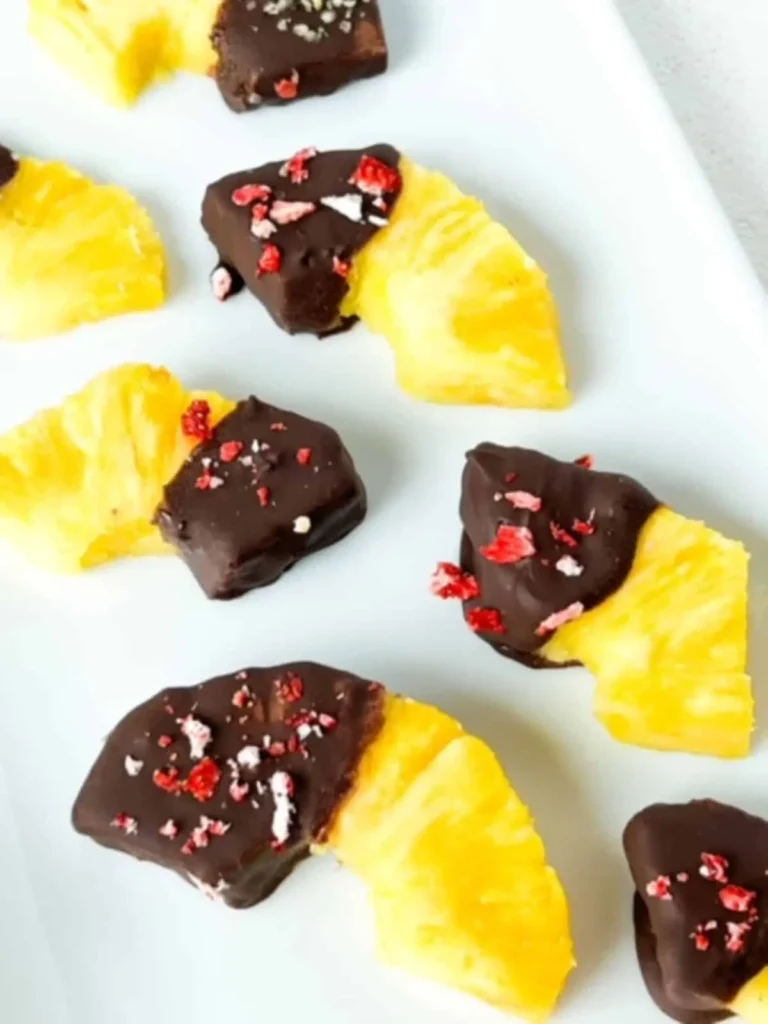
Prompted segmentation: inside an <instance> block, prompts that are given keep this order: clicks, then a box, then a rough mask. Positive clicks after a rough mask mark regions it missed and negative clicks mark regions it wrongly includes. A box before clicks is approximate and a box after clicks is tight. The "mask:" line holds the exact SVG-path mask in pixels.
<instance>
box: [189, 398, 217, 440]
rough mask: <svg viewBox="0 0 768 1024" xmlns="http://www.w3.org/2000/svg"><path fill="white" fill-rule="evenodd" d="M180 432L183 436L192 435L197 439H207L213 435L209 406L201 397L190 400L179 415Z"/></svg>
mask: <svg viewBox="0 0 768 1024" xmlns="http://www.w3.org/2000/svg"><path fill="white" fill-rule="evenodd" d="M181 432H182V434H184V436H185V437H194V438H195V439H196V440H198V441H208V440H210V438H212V437H213V428H212V426H211V407H210V405H209V404H208V403H207V402H205V401H203V400H202V399H197V400H196V401H194V402H190V404H189V406H188V407H187V410H186V412H184V413H182V416H181Z"/></svg>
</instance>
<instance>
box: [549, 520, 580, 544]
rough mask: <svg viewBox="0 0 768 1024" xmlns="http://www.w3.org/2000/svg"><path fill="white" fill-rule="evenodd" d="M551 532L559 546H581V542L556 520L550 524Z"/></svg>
mask: <svg viewBox="0 0 768 1024" xmlns="http://www.w3.org/2000/svg"><path fill="white" fill-rule="evenodd" d="M549 532H550V533H551V534H552V536H553V537H554V539H555V540H556V541H557V543H558V544H565V546H566V547H569V548H577V547H578V546H579V542H578V541H577V540H576V538H575V537H572V536H571V535H570V533H568V531H567V530H564V529H563V528H562V526H560V525H559V523H556V522H555V521H554V520H553V521H552V522H551V523H550V524H549Z"/></svg>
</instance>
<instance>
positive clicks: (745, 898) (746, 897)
mask: <svg viewBox="0 0 768 1024" xmlns="http://www.w3.org/2000/svg"><path fill="white" fill-rule="evenodd" d="M718 896H719V897H720V902H721V903H722V904H723V906H724V907H725V909H726V910H733V911H736V912H737V913H739V914H746V913H747V912H748V911H749V909H750V907H751V906H752V903H753V902H754V900H756V899H757V893H756V892H753V891H752V890H751V889H742V887H741V886H740V885H726V886H725V888H723V889H721V890H720V892H719V893H718Z"/></svg>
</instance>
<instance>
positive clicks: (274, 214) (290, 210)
mask: <svg viewBox="0 0 768 1024" xmlns="http://www.w3.org/2000/svg"><path fill="white" fill-rule="evenodd" d="M316 209H317V206H316V205H315V203H301V202H288V201H287V200H285V199H277V200H276V201H275V202H274V203H273V204H272V209H271V210H270V211H269V216H270V219H271V220H273V221H274V222H275V224H279V225H280V226H281V227H283V226H284V225H285V224H295V223H296V221H298V220H303V219H304V217H309V216H310V214H312V213H314V212H315V210H316Z"/></svg>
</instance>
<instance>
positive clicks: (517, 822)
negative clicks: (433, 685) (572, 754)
mask: <svg viewBox="0 0 768 1024" xmlns="http://www.w3.org/2000/svg"><path fill="white" fill-rule="evenodd" d="M327 844H328V849H330V850H332V851H333V852H334V853H335V854H336V856H337V857H338V858H339V859H340V860H341V861H342V863H345V864H348V865H349V866H351V867H353V868H354V870H355V871H356V872H357V873H358V874H359V875H360V876H361V877H362V878H363V879H364V880H365V882H366V883H367V884H368V886H369V887H370V891H371V898H372V902H373V906H374V908H375V912H376V919H377V925H378V932H379V946H380V951H381V954H382V957H383V958H384V959H385V961H386V962H388V963H390V964H392V965H396V966H400V967H404V968H407V969H408V970H410V971H412V972H414V973H417V974H421V975H423V976H426V977H429V978H431V979H433V980H435V981H439V982H442V983H444V984H446V985H450V986H453V987H455V988H459V989H462V990H463V991H466V992H469V993H470V994H472V995H474V996H477V997H478V998H480V999H483V1000H485V1001H486V1002H489V1003H492V1004H493V1005H495V1006H498V1007H500V1008H502V1009H504V1010H509V1011H512V1012H515V1013H518V1014H520V1015H521V1016H523V1017H525V1018H526V1019H528V1020H534V1021H538V1020H543V1019H545V1018H546V1017H547V1016H548V1014H549V1013H550V1012H551V1011H552V1009H553V1008H554V1006H555V1003H556V1002H557V999H558V997H559V995H560V993H561V991H562V988H563V986H564V984H565V980H566V978H567V976H568V974H569V972H570V970H571V968H572V967H573V963H574V961H573V950H572V942H571V937H570V929H569V915H568V905H567V902H566V898H565V894H564V892H563V890H562V887H561V885H560V882H559V880H558V878H557V875H556V874H555V872H554V870H553V869H552V868H551V867H549V866H548V865H547V862H546V857H545V851H544V846H543V844H542V841H541V839H540V838H539V836H538V835H537V834H536V831H535V829H534V825H533V822H532V820H531V817H530V814H529V813H528V810H527V809H526V808H525V806H524V805H523V804H522V803H521V801H520V800H519V798H518V797H517V795H516V794H515V793H514V791H513V790H512V788H511V787H510V785H509V783H508V781H507V779H506V777H505V775H504V772H503V771H502V769H501V766H500V765H499V763H498V761H497V760H496V758H495V757H494V755H493V754H492V753H491V751H490V750H489V749H488V748H487V747H486V746H485V744H483V743H481V742H480V740H477V739H475V738H473V737H469V736H466V735H464V734H463V731H462V729H461V727H460V726H459V724H458V723H457V722H453V721H452V720H451V719H449V718H448V717H447V716H445V715H443V714H442V712H440V711H438V710H437V709H435V708H430V707H426V706H424V705H420V704H416V703H414V702H412V701H408V700H405V699H403V698H399V697H389V698H388V703H387V706H386V714H385V724H384V727H383V730H382V732H381V733H380V734H379V736H378V738H377V739H376V740H375V741H374V742H373V744H372V745H371V747H370V748H369V749H368V750H367V751H366V753H365V754H364V756H363V760H362V763H361V766H360V770H359V773H358V776H357V779H356V784H355V788H354V791H353V793H352V795H351V796H350V797H349V798H348V800H347V801H346V803H345V804H344V806H343V807H342V809H341V810H340V812H339V813H338V815H337V817H336V820H335V821H334V823H333V825H332V828H331V831H330V834H329V836H328V840H327Z"/></svg>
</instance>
